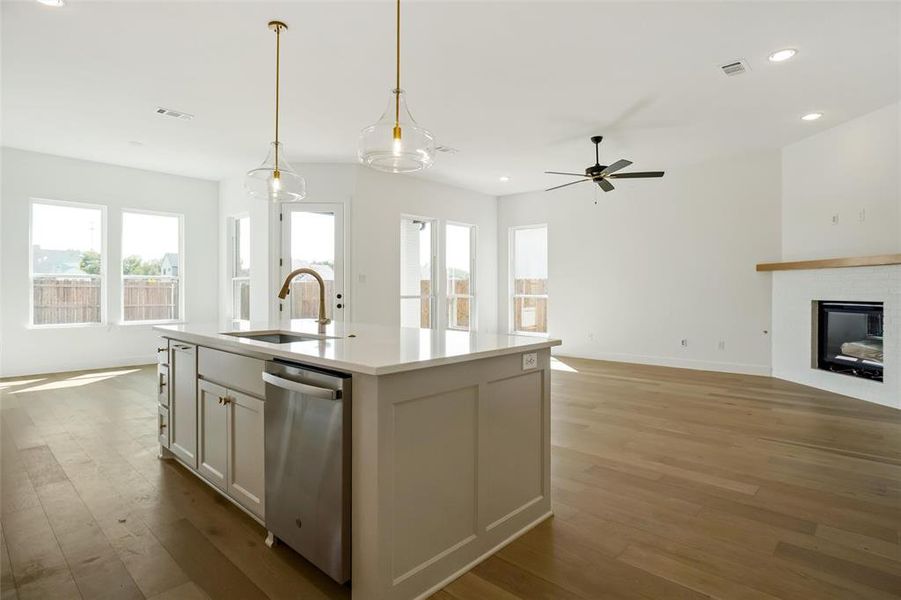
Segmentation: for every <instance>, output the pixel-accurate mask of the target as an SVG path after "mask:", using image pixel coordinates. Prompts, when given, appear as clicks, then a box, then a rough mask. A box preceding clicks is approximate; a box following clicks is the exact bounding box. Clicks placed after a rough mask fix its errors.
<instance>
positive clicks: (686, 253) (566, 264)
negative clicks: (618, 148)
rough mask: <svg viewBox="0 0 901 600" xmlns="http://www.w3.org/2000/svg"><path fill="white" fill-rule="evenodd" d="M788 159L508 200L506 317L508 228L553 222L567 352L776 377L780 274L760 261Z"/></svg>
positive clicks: (772, 156)
mask: <svg viewBox="0 0 901 600" xmlns="http://www.w3.org/2000/svg"><path fill="white" fill-rule="evenodd" d="M780 166H781V165H780V155H779V152H778V151H771V152H760V153H756V154H750V155H742V156H735V157H730V158H728V159H723V160H719V161H716V162H709V163H704V164H700V165H696V166H692V167H688V168H684V169H678V170H670V171H667V173H666V176H665V177H664V178H663V179H659V180H643V181H633V182H624V181H621V182H618V183H616V185H617V189H616V190H615V191H613V192H610V193H606V194H605V193H604V192H601V191H597V192H595V191H594V189H593V188H592V187H591V184H585V185H576V186H571V187H568V188H564V189H562V190H557V191H554V192H534V193H528V194H519V195H513V196H506V197H502V198H500V200H499V207H498V236H499V244H498V247H499V250H500V251H499V253H498V254H499V259H498V264H499V278H498V289H499V290H500V291H499V295H500V302H499V305H498V314H499V322H500V323H501V324H502V327H504V328H506V326H507V325H506V324H507V323H508V318H509V317H508V311H509V306H508V299H507V298H508V297H507V293H508V289H509V283H508V279H507V278H508V268H507V267H508V261H509V257H508V243H507V239H508V237H507V236H508V229H509V228H510V227H512V226H516V225H528V224H536V223H547V224H548V246H549V249H548V250H549V256H548V270H549V283H548V285H549V324H548V327H549V330H550V331H549V333H550V335H551V336H553V337H558V338H561V339H562V340H563V346H561V347H560V349H559V353H560V354H562V355H573V356H581V357H587V358H598V359H610V360H621V361H627V362H638V363H651V364H662V365H671V366H678V367H688V368H701V369H711V370H722V371H733V372H747V373H760V374H766V373H769V370H770V340H769V336H768V334H765V333H764V330H769V328H770V289H771V288H770V284H771V282H770V277H769V275H767V274H761V273H756V272H755V270H754V266H755V264H756V263H758V262H762V261H766V260H768V259H771V260H775V259H778V257H779V247H780V232H779V221H780V218H779V217H780V189H779V186H780V183H779V182H780V178H779V172H780ZM761 174H766V176H761ZM595 198H596V199H597V201H598V202H597V205H595V203H594V200H595ZM683 338H684V339H687V340H688V345H687V346H686V347H683V346H682V345H681V340H682V339H683ZM720 341H723V342H724V345H725V347H724V349H722V350H720V349H718V345H719V342H720Z"/></svg>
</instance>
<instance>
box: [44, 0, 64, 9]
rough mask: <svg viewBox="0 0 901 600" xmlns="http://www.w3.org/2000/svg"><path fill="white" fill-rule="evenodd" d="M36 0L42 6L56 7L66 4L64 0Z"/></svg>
mask: <svg viewBox="0 0 901 600" xmlns="http://www.w3.org/2000/svg"><path fill="white" fill-rule="evenodd" d="M38 2H40V3H41V4H43V5H44V6H54V7H56V8H59V7H60V6H65V5H66V0H38Z"/></svg>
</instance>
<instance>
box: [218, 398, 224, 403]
mask: <svg viewBox="0 0 901 600" xmlns="http://www.w3.org/2000/svg"><path fill="white" fill-rule="evenodd" d="M223 400H224V398H223V397H222V396H219V399H218V402H219V404H222V401H223Z"/></svg>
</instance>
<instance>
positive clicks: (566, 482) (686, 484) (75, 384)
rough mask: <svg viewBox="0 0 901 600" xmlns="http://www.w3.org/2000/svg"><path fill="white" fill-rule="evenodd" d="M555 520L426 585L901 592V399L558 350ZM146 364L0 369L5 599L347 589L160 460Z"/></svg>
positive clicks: (645, 595) (439, 599) (558, 592)
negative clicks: (270, 544)
mask: <svg viewBox="0 0 901 600" xmlns="http://www.w3.org/2000/svg"><path fill="white" fill-rule="evenodd" d="M556 364H557V366H558V367H560V368H561V369H564V370H555V371H554V375H553V390H552V400H553V418H552V428H553V452H552V460H553V477H552V485H553V503H554V511H555V517H554V518H553V519H551V520H548V521H546V522H545V523H543V524H541V525H540V526H538V527H537V528H535V529H534V530H532V531H531V532H529V533H528V534H526V535H525V536H523V537H521V538H520V539H518V540H516V541H515V542H513V543H512V544H510V545H509V546H507V547H506V548H504V549H502V550H501V551H500V552H498V553H497V554H496V555H495V556H493V557H491V558H489V559H488V560H486V561H485V562H483V563H482V564H480V565H478V566H477V567H476V568H474V569H473V570H472V571H470V572H469V573H467V574H466V575H464V576H463V577H460V578H459V579H457V580H456V581H454V582H452V583H451V584H450V585H448V586H447V587H446V588H445V589H444V590H442V591H440V592H438V593H437V594H435V595H434V596H433V599H434V600H476V599H479V600H493V599H498V600H515V599H555V600H556V599H561V600H567V599H602V598H612V599H622V598H639V599H662V598H665V599H670V598H672V599H679V598H685V599H696V598H711V597H712V598H723V599H732V598H736V599H745V598H749V599H758V598H761V599H763V598H766V599H772V598H791V599H795V598H797V599H803V600H810V599H814V598H824V599H836V600H839V599H841V600H845V599H854V598H861V599H862V598H873V599H884V598H901V545H899V543H901V539H899V531H901V411H895V410H892V409H888V408H883V407H879V406H875V405H872V404H868V403H865V402H861V401H857V400H852V399H849V398H845V397H841V396H837V395H834V394H829V393H825V392H820V391H817V390H812V389H810V388H805V387H802V386H798V385H794V384H789V383H786V382H781V381H778V380H774V379H770V378H765V377H750V376H741V375H728V374H718V373H706V372H698V371H686V370H678V369H668V368H661V367H649V366H639V365H628V364H619V363H608V362H600V361H589V360H582V359H568V358H562V359H559V360H558V361H557V363H556ZM154 379H155V370H154V367H141V368H122V369H111V370H103V371H89V372H79V373H68V374H58V375H47V376H34V377H24V378H18V379H5V380H0V409H2V410H0V459H2V469H0V476H2V477H0V567H2V573H0V575H2V577H0V598H2V599H3V600H5V599H9V598H23V599H25V598H53V599H57V598H86V599H88V598H111V599H112V598H153V599H154V600H180V599H192V600H194V599H204V598H228V599H235V598H238V599H245V598H247V599H252V598H303V599H307V598H309V599H317V598H349V597H350V594H349V590H348V589H347V588H343V587H340V586H337V585H335V584H334V583H333V582H331V581H330V580H329V579H328V578H327V577H325V576H324V575H322V574H321V573H319V572H318V571H317V570H316V569H315V568H313V567H312V566H311V565H309V564H308V563H307V562H306V561H304V560H303V559H302V558H300V557H299V556H297V555H296V554H295V553H293V552H291V551H290V550H288V549H286V548H284V547H276V548H275V549H272V550H270V549H269V548H266V547H265V545H264V544H263V535H264V531H263V529H262V527H260V526H259V525H257V524H256V523H255V522H254V521H252V520H251V519H250V518H249V517H247V516H246V515H244V514H243V513H242V512H240V511H239V510H238V509H236V508H235V507H233V506H232V505H231V504H230V503H228V502H227V501H225V500H223V499H221V498H220V497H219V496H218V495H217V494H215V493H214V492H213V491H212V490H210V489H209V488H208V487H207V486H206V485H204V484H203V483H201V482H200V481H199V480H197V479H196V478H195V477H194V476H193V475H190V474H188V473H187V472H186V471H185V470H184V469H183V468H181V467H180V466H178V465H176V464H174V463H172V462H169V461H160V460H158V459H157V458H156V452H157V444H156V437H155V425H156V397H155V395H154V387H153V386H154Z"/></svg>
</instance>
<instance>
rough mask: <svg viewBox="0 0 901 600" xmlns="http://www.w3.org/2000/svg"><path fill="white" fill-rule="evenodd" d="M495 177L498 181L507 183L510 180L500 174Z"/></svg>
mask: <svg viewBox="0 0 901 600" xmlns="http://www.w3.org/2000/svg"><path fill="white" fill-rule="evenodd" d="M497 179H498V181H500V182H501V183H507V182H508V181H510V178H509V177H507V176H506V175H501V176H500V177H498V178H497Z"/></svg>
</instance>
